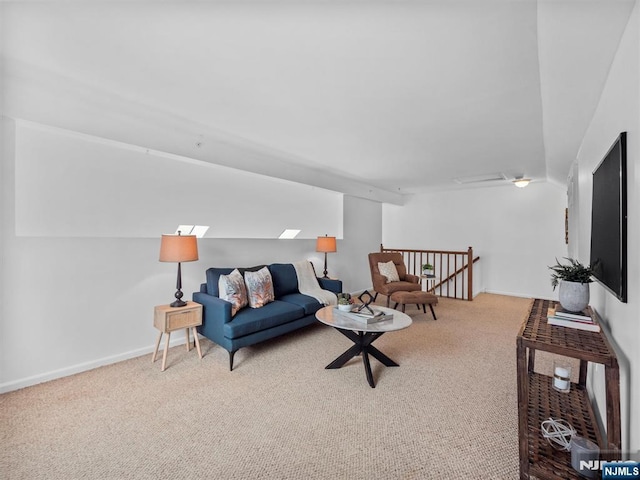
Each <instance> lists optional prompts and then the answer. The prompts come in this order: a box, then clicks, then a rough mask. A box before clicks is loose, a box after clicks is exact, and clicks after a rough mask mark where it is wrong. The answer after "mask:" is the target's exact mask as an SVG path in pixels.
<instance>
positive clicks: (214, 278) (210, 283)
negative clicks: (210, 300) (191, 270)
mask: <svg viewBox="0 0 640 480" xmlns="http://www.w3.org/2000/svg"><path fill="white" fill-rule="evenodd" d="M233 270H234V269H233V268H208V269H207V272H206V273H207V293H208V294H209V295H213V296H215V297H219V296H220V290H219V289H218V282H219V281H220V275H229V274H230V273H231V272H233Z"/></svg>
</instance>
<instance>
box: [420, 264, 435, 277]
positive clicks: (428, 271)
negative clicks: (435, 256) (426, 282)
mask: <svg viewBox="0 0 640 480" xmlns="http://www.w3.org/2000/svg"><path fill="white" fill-rule="evenodd" d="M422 274H423V275H427V276H431V275H433V265H431V264H430V263H423V264H422Z"/></svg>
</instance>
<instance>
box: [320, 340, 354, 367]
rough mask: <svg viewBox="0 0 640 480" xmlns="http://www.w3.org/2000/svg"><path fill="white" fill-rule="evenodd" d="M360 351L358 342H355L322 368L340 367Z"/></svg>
mask: <svg viewBox="0 0 640 480" xmlns="http://www.w3.org/2000/svg"><path fill="white" fill-rule="evenodd" d="M361 351H362V347H361V346H360V345H358V344H355V345H354V346H352V347H351V348H350V349H349V350H347V351H346V352H344V353H343V354H342V355H340V356H339V357H338V358H336V359H335V360H334V361H333V362H331V363H330V364H329V365H327V366H326V367H324V368H326V369H332V368H340V367H342V366H343V365H344V364H345V363H347V362H348V361H349V360H351V359H352V358H353V357H355V356H356V355H358V354H359V353H360V352H361Z"/></svg>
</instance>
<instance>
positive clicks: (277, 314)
mask: <svg viewBox="0 0 640 480" xmlns="http://www.w3.org/2000/svg"><path fill="white" fill-rule="evenodd" d="M302 317H304V310H303V308H302V307H299V306H298V305H294V304H293V303H287V302H281V301H279V300H276V301H274V302H271V303H268V304H267V305H265V306H264V307H262V308H245V309H243V310H240V311H239V312H238V313H237V315H236V316H235V317H233V320H231V321H230V322H229V323H225V324H224V326H223V331H224V336H225V337H227V338H231V339H233V338H240V337H244V336H245V335H250V334H252V333H256V332H260V331H262V330H266V329H268V328H271V327H277V326H278V325H283V324H285V323H288V322H292V321H294V320H298V319H299V318H302Z"/></svg>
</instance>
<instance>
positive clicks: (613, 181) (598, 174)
mask: <svg viewBox="0 0 640 480" xmlns="http://www.w3.org/2000/svg"><path fill="white" fill-rule="evenodd" d="M590 263H591V268H592V269H593V276H594V277H595V279H596V280H597V281H598V282H599V283H600V284H602V285H603V286H604V287H605V288H606V289H607V290H609V291H610V292H611V293H613V294H614V295H615V296H616V297H618V299H619V300H620V301H622V302H626V301H627V133H626V132H622V133H621V134H620V136H619V137H618V138H617V139H616V141H615V142H614V143H613V145H612V146H611V148H610V149H609V151H608V152H607V154H606V155H605V156H604V158H603V159H602V161H601V162H600V164H599V165H598V166H597V167H596V169H595V170H594V171H593V197H592V203H591V256H590Z"/></svg>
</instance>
